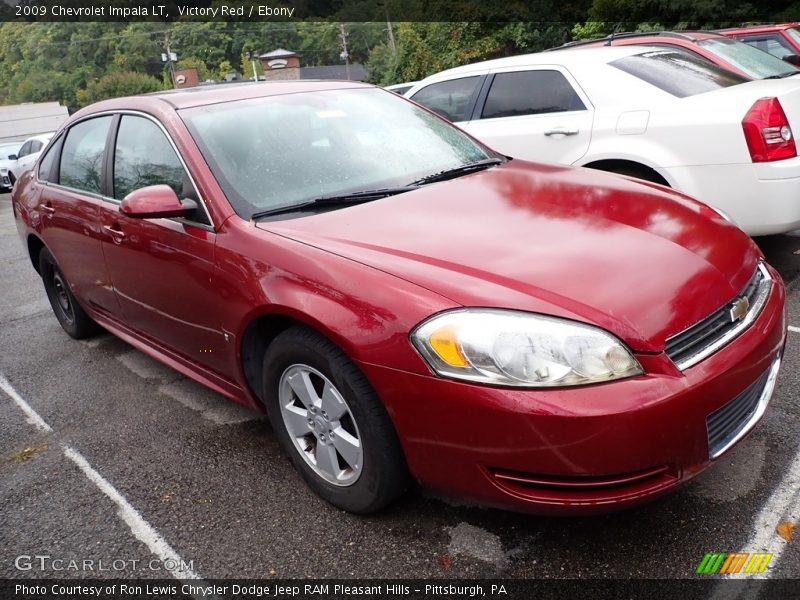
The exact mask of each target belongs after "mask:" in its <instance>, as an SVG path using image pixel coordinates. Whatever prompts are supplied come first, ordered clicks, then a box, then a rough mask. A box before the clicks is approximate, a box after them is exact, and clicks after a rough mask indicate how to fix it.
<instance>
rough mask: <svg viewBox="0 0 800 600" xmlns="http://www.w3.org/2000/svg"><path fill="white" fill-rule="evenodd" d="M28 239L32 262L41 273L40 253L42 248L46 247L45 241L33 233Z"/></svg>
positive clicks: (29, 254)
mask: <svg viewBox="0 0 800 600" xmlns="http://www.w3.org/2000/svg"><path fill="white" fill-rule="evenodd" d="M26 241H27V246H28V256H29V257H30V259H31V264H33V268H34V269H35V270H36V272H37V273H39V275H41V272H40V271H39V254H40V253H41V251H42V248H44V247H45V245H44V242H43V241H42V240H41V239H39V237H37V236H35V235H34V234H32V233H29V234H28V237H27V240H26Z"/></svg>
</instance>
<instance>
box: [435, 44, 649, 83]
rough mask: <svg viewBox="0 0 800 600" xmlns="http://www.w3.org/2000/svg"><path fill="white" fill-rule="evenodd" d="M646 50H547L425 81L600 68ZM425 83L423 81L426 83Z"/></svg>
mask: <svg viewBox="0 0 800 600" xmlns="http://www.w3.org/2000/svg"><path fill="white" fill-rule="evenodd" d="M649 49H651V50H663V48H658V47H652V48H649ZM647 50H648V46H598V47H591V48H565V49H562V50H558V49H557V50H548V51H546V52H536V53H534V54H520V55H519V56H509V57H507V58H495V59H493V60H485V61H483V62H477V63H472V64H469V65H464V66H462V67H455V68H454V69H448V70H446V71H441V72H439V73H436V74H435V75H431V76H430V77H428V78H427V79H431V80H433V79H438V78H440V77H441V78H443V79H449V78H450V77H452V76H453V75H462V74H463V75H468V74H470V73H483V72H485V71H489V70H492V69H504V68H509V67H525V66H532V65H550V64H559V65H563V66H565V67H569V66H570V65H572V64H574V63H580V64H582V65H586V64H587V63H588V62H594V63H596V64H604V63H608V62H611V61H613V60H616V59H618V58H624V57H626V56H633V55H635V54H641V53H642V52H646V51H647ZM427 79H426V80H427Z"/></svg>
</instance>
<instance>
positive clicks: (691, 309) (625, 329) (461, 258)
mask: <svg viewBox="0 0 800 600" xmlns="http://www.w3.org/2000/svg"><path fill="white" fill-rule="evenodd" d="M709 215H711V218H709ZM258 227H260V228H262V229H264V230H268V231H271V232H273V233H276V234H280V235H283V236H286V237H289V238H292V239H294V240H297V241H300V242H303V243H306V244H310V245H313V246H315V247H317V248H320V249H323V250H326V251H328V252H332V253H335V254H338V255H340V256H342V257H346V258H348V259H351V260H354V261H358V262H361V263H363V264H365V265H368V266H370V267H373V268H376V269H380V270H382V271H385V272H388V273H391V274H393V275H395V276H397V277H401V278H403V279H405V280H408V281H411V282H413V283H415V284H417V285H420V286H423V287H425V288H427V289H429V290H431V291H433V292H436V293H437V294H439V295H441V296H445V297H446V298H449V299H450V300H452V301H453V302H454V303H456V304H459V305H464V306H484V307H498V308H509V309H518V310H526V311H534V312H539V313H545V314H551V315H556V316H561V317H566V318H571V319H576V320H580V321H584V322H589V323H592V324H595V325H598V326H600V327H602V328H604V329H606V330H609V331H611V332H613V333H615V334H616V335H618V336H619V337H620V338H622V339H623V340H625V341H626V342H627V343H628V344H630V345H631V347H633V348H634V349H636V350H638V351H642V352H660V351H661V350H663V347H664V341H665V339H666V338H667V337H669V336H670V335H672V334H674V333H677V332H679V331H681V330H683V329H685V328H686V327H688V326H690V325H692V324H694V323H696V322H697V321H698V320H700V319H702V318H703V317H705V316H707V315H708V314H710V313H711V312H713V311H714V310H716V309H717V308H719V307H720V306H722V305H723V304H725V303H726V302H728V301H729V300H731V299H732V298H733V297H734V296H735V295H736V294H737V293H738V292H739V291H740V290H741V289H742V288H743V287H744V285H745V283H746V282H747V280H748V279H749V278H750V276H751V275H752V273H753V271H754V269H755V268H756V265H757V262H758V260H759V258H760V256H761V254H760V252H759V250H758V249H757V247H756V246H755V244H753V242H752V241H751V240H750V238H749V237H748V236H747V235H746V234H744V233H743V232H741V231H740V230H739V229H737V228H736V227H734V226H732V225H730V224H729V223H727V222H725V221H724V220H723V219H721V218H719V217H718V216H717V215H716V214H715V213H712V211H710V209H708V208H707V207H705V206H704V205H701V204H700V203H697V202H695V201H693V200H690V199H688V198H686V197H684V196H681V195H679V194H677V193H674V192H672V191H670V190H667V189H666V188H662V187H661V186H657V185H651V184H643V183H640V182H637V181H635V180H632V179H629V178H625V177H620V176H616V175H610V174H606V173H602V172H598V171H591V170H588V169H576V168H569V167H559V166H549V165H547V166H545V165H538V164H533V163H527V162H524V161H519V160H514V161H510V162H508V163H506V164H504V165H502V166H498V167H495V168H492V169H489V170H487V171H483V172H479V173H473V174H471V175H466V176H463V177H460V178H458V179H455V180H451V181H446V182H441V183H436V184H430V185H428V186H425V187H423V188H420V189H418V190H415V191H412V192H407V193H404V194H400V195H397V196H393V197H389V198H385V199H382V200H377V201H374V202H370V203H366V204H361V205H357V206H351V207H346V208H342V209H340V210H334V211H329V212H325V213H321V214H316V215H312V216H305V217H301V218H294V219H284V220H279V221H269V222H260V223H258Z"/></svg>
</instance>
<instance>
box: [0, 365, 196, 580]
mask: <svg viewBox="0 0 800 600" xmlns="http://www.w3.org/2000/svg"><path fill="white" fill-rule="evenodd" d="M0 389H2V390H3V391H4V392H5V393H6V394H7V395H8V396H9V398H11V399H12V400H13V401H14V402H15V403H16V404H17V406H19V407H20V408H21V409H22V412H24V413H25V415H26V416H27V417H28V419H27V420H28V423H30V424H31V425H33V426H34V427H36V428H37V429H38V430H39V431H45V432H48V433H52V431H53V428H52V427H50V425H48V424H47V423H46V422H45V420H44V419H42V417H40V416H39V414H38V413H37V412H36V411H35V410H33V408H31V406H30V404H28V403H27V402H25V400H23V399H22V396H20V395H19V394H18V393H17V391H16V390H15V389H14V388H13V386H12V385H11V384H10V383H9V382H8V380H7V379H6V378H5V377H4V376H3V374H2V373H0ZM61 448H62V450H63V451H64V455H65V456H66V457H67V458H68V459H70V460H71V461H72V462H73V463H75V465H77V467H78V468H79V469H80V470H81V471H83V474H84V475H86V477H87V478H88V479H89V481H91V482H92V483H93V484H95V485H96V486H97V487H98V488H99V489H100V491H101V492H103V493H104V494H105V495H106V496H108V497H109V498H110V499H111V500H112V502H114V504H116V505H117V507H118V508H119V510H118V511H117V514H118V515H119V517H120V518H121V519H122V520H123V521H125V523H126V524H127V525H128V527H129V528H130V530H131V533H133V535H134V536H135V537H136V539H138V540H139V541H141V542H142V543H143V544H144V545H145V546H147V548H148V549H149V550H150V552H152V553H153V554H154V555H155V556H157V557H158V558H159V559H160V560H161V562H162V566H163V567H164V570H165V571H169V573H170V575H172V576H173V577H174V578H175V579H200V577H199V575H197V573H195V572H194V571H193V570H192V569H190V568H188V567H187V565H188V564H190V563H187V562H186V561H184V560H183V559H182V558H181V557H180V556H179V555H178V553H177V552H175V550H173V549H172V547H171V546H170V545H169V544H168V543H167V542H166V540H164V538H163V537H161V535H159V533H158V532H157V531H156V530H155V529H153V527H152V526H151V525H150V524H149V523H148V522H147V521H145V520H144V517H142V515H141V514H139V512H138V511H137V510H136V509H135V508H133V506H131V504H130V503H129V502H128V501H127V500H126V499H125V497H124V496H123V495H122V494H120V493H119V492H118V491H117V489H116V488H115V487H114V486H113V485H111V483H109V482H108V480H106V479H105V478H104V477H103V476H102V475H100V473H98V472H97V471H96V470H95V469H94V468H92V465H90V464H89V462H88V461H87V460H86V459H85V458H84V457H83V456H82V455H81V453H80V452H78V451H77V450H75V449H74V448H71V447H70V446H67V445H66V444H63V445H62V446H61ZM170 567H172V568H170Z"/></svg>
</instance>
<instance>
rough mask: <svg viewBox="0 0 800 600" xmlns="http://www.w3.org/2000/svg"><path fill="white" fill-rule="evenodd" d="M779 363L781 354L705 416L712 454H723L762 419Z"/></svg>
mask: <svg viewBox="0 0 800 600" xmlns="http://www.w3.org/2000/svg"><path fill="white" fill-rule="evenodd" d="M780 367H781V357H780V356H778V358H776V359H775V361H774V362H773V363H772V365H770V368H769V370H767V372H766V373H764V374H763V375H762V376H761V377H759V378H758V379H757V380H756V381H755V383H753V384H751V385H750V386H749V387H748V388H747V389H746V390H744V391H743V392H742V393H741V394H739V395H738V396H736V397H735V398H734V399H733V400H731V401H730V402H728V403H727V404H725V405H724V406H722V407H721V408H719V409H717V410H715V411H714V412H713V413H711V414H710V415H709V416H708V417H707V418H706V430H707V432H708V456H709V458H711V459H712V460H713V459H715V458H719V457H720V456H722V455H723V454H724V453H725V452H726V451H727V450H728V449H729V448H730V447H731V446H733V445H734V444H735V443H736V442H738V441H739V440H740V439H742V438H743V437H744V436H745V435H747V433H748V432H749V431H750V430H751V429H752V428H753V426H754V425H755V424H756V423H757V422H758V421H759V419H761V417H762V416H763V415H764V412H766V410H767V405H768V404H769V401H770V399H771V398H772V392H773V391H774V390H775V381H776V379H777V378H778V371H779V370H780Z"/></svg>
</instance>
